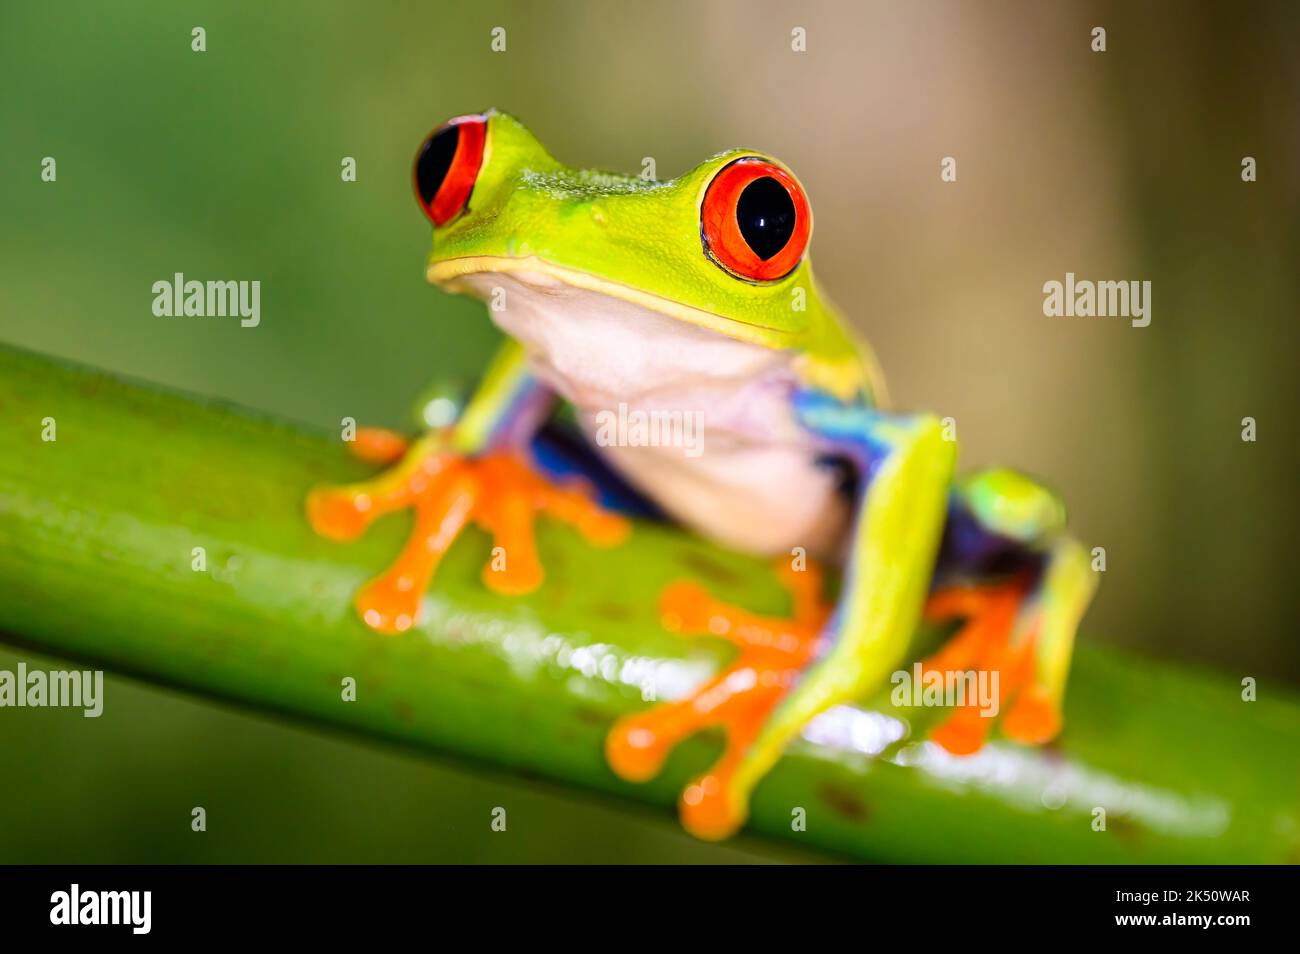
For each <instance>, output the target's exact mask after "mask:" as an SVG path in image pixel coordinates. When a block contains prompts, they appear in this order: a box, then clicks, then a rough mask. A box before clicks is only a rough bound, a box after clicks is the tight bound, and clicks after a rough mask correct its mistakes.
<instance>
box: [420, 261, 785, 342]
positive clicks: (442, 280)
mask: <svg viewBox="0 0 1300 954" xmlns="http://www.w3.org/2000/svg"><path fill="white" fill-rule="evenodd" d="M485 272H496V273H502V274H511V273H514V274H518V273H522V272H530V273H532V274H535V275H543V276H546V277H548V278H552V279H554V280H556V281H557V282H560V283H562V284H565V285H568V286H570V287H573V288H581V289H584V290H586V291H592V292H596V293H597V294H601V295H607V296H608V297H610V298H618V299H620V300H622V301H626V302H630V303H631V304H633V305H638V306H640V307H641V308H645V309H647V310H649V311H655V312H658V313H659V314H662V315H668V316H669V317H670V318H676V319H678V320H679V321H684V322H687V323H688V324H692V325H696V326H698V327H700V328H706V329H708V330H709V331H715V332H717V333H718V334H720V335H725V336H726V337H728V338H734V339H736V340H738V341H747V342H749V343H751V344H757V345H762V346H763V347H766V348H797V347H798V346H799V342H798V341H797V336H796V335H794V334H793V333H791V332H789V331H785V330H783V329H780V328H771V327H768V326H766V325H758V324H752V323H750V322H745V321H739V320H737V319H735V318H728V317H726V316H725V315H719V314H715V313H714V312H710V311H703V310H702V309H699V308H692V307H691V306H690V305H684V304H682V303H681V302H678V301H673V300H672V299H670V298H662V297H660V296H659V295H655V294H653V293H651V292H646V291H642V290H641V289H639V288H633V287H631V286H630V285H623V284H620V283H619V282H613V281H610V280H608V279H605V278H600V277H599V276H596V275H592V274H589V273H588V272H582V271H578V270H576V269H572V268H565V267H563V266H561V265H555V264H553V263H551V262H548V261H545V260H544V259H541V258H538V257H537V256H536V255H529V256H526V257H511V256H504V255H475V256H469V257H466V258H452V259H448V260H446V261H442V262H433V263H431V264H430V265H429V267H428V270H427V271H426V272H425V275H426V277H427V278H428V279H429V281H430V282H432V283H433V284H435V285H441V286H453V285H454V284H455V282H456V280H457V279H459V278H463V277H465V276H467V275H475V274H482V273H485Z"/></svg>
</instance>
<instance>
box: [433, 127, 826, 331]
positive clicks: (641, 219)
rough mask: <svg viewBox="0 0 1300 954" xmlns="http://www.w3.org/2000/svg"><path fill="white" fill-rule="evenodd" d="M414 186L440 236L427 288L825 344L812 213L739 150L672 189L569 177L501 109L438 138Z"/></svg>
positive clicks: (767, 162) (759, 157) (778, 173)
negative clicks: (611, 306) (567, 293)
mask: <svg viewBox="0 0 1300 954" xmlns="http://www.w3.org/2000/svg"><path fill="white" fill-rule="evenodd" d="M414 181H415V191H416V195H417V197H418V199H419V201H420V205H421V207H422V208H423V209H424V211H425V214H426V215H427V216H428V217H429V219H430V220H432V222H433V224H434V237H433V251H432V253H431V254H430V256H429V266H428V277H429V280H430V281H432V282H434V283H435V284H438V285H440V286H443V287H445V288H448V289H449V290H452V291H469V292H471V293H473V294H476V295H479V296H481V297H488V292H489V290H490V289H491V288H492V287H494V283H493V281H494V279H496V278H497V277H499V276H510V277H511V278H514V279H517V280H522V281H525V282H529V283H530V284H532V285H534V286H536V285H542V286H547V285H549V286H550V287H552V288H558V287H559V286H564V287H566V288H567V289H570V290H572V289H581V290H583V291H585V292H587V293H591V294H594V295H599V296H604V297H605V298H612V299H620V300H622V301H623V302H627V303H631V304H634V305H636V306H639V307H640V308H645V309H649V310H651V311H654V312H659V313H660V314H662V315H667V316H669V317H671V318H676V319H679V320H681V321H685V322H688V323H690V324H693V325H697V326H701V327H703V328H707V329H709V330H712V331H716V332H721V333H722V334H724V335H727V336H728V337H732V338H738V339H740V340H743V341H749V342H752V343H756V344H762V345H765V346H767V347H777V348H781V347H807V346H809V344H810V343H813V344H815V342H810V339H816V338H823V337H824V333H823V332H822V327H823V325H824V323H825V318H826V315H825V310H826V306H825V305H824V303H823V302H822V300H821V297H820V295H819V293H818V291H817V288H816V286H815V284H814V282H813V279H812V272H811V268H810V266H809V263H808V254H807V253H808V241H809V238H810V236H811V234H812V211H811V209H810V207H809V204H808V199H807V196H806V194H805V192H804V189H803V187H802V186H801V185H800V184H799V181H798V180H797V179H796V178H795V177H794V174H793V173H791V172H790V170H789V169H787V168H786V167H785V166H784V165H783V164H781V163H780V162H779V161H777V160H776V159H774V158H772V157H771V156H768V155H765V154H763V153H760V152H756V151H754V150H749V149H738V150H731V151H728V152H724V153H721V154H719V155H716V156H714V157H713V158H711V159H708V160H706V161H704V162H702V163H700V164H699V165H698V166H696V167H695V168H694V169H692V170H690V171H689V172H687V173H686V174H684V175H682V176H680V177H678V178H676V179H672V180H669V181H660V180H656V179H648V178H643V177H639V176H630V175H619V174H614V173H608V172H596V171H591V170H582V169H570V168H569V167H567V166H565V165H562V164H561V163H559V162H557V161H556V160H555V159H554V158H553V157H552V156H551V155H550V154H549V153H548V152H547V151H546V150H545V149H544V148H543V147H542V145H541V144H540V143H539V142H538V141H537V139H536V138H534V137H533V135H532V134H531V133H530V132H529V131H528V130H527V129H526V128H525V127H524V126H523V125H522V124H521V123H520V122H519V121H518V120H516V119H514V118H513V117H512V116H509V115H507V114H505V113H501V112H497V111H495V110H490V111H488V112H486V113H482V114H477V115H470V116H460V117H457V118H456V119H452V120H450V121H449V122H447V123H444V124H443V125H442V126H439V127H438V128H437V129H435V130H434V131H433V133H432V134H431V135H430V136H429V137H428V138H427V139H426V140H425V141H424V143H423V144H422V145H421V146H420V149H419V151H418V153H417V155H416V160H415V170H414ZM496 284H501V283H499V282H498V283H496Z"/></svg>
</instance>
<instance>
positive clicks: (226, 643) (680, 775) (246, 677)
mask: <svg viewBox="0 0 1300 954" xmlns="http://www.w3.org/2000/svg"><path fill="white" fill-rule="evenodd" d="M0 408H2V409H3V413H0V633H3V634H4V638H5V639H6V641H8V642H14V643H17V644H19V645H25V646H27V647H30V648H31V649H33V650H37V651H40V652H48V653H53V654H56V655H62V656H68V657H73V658H79V659H87V660H92V661H96V662H98V663H100V664H102V665H104V666H106V667H109V668H112V669H116V670H119V671H125V672H131V673H135V674H138V675H140V676H142V677H145V678H148V679H152V680H154V681H157V682H162V683H166V684H170V685H175V686H180V687H184V688H186V689H188V690H191V691H194V692H201V693H204V694H208V695H213V696H218V697H221V698H225V699H231V700H235V701H238V702H241V703H244V704H247V705H251V706H256V707H259V708H263V709H268V710H274V711H277V712H283V713H290V714H293V715H296V716H301V717H305V718H308V719H311V720H313V721H316V722H318V723H325V724H329V725H333V726H337V727H339V728H345V729H349V730H352V731H355V732H359V733H361V734H363V735H366V736H370V737H372V738H383V739H389V740H397V741H400V742H403V743H406V744H409V745H412V746H415V747H418V748H422V749H425V750H431V751H436V752H440V753H448V754H453V755H456V756H459V757H463V758H466V759H471V760H473V761H474V762H476V763H479V764H482V763H488V764H491V765H495V766H502V767H506V768H509V769H511V770H514V771H519V772H524V773H531V774H538V775H541V776H544V777H547V778H550V779H555V780H559V781H562V782H567V783H570V784H572V785H575V786H578V787H581V788H584V789H587V790H589V791H598V792H603V793H608V794H611V795H614V796H617V797H619V798H621V799H625V800H627V801H628V802H633V801H635V802H642V803H649V804H651V805H656V806H663V807H666V806H669V805H671V804H672V802H673V801H674V798H675V796H676V793H677V792H678V790H679V789H680V787H681V785H682V784H683V783H684V781H685V780H686V779H687V778H688V777H690V776H691V775H693V774H695V773H698V772H699V771H700V770H701V769H702V768H703V767H704V766H705V765H706V764H708V762H709V761H710V760H711V759H712V758H713V757H714V756H715V755H716V752H717V744H716V741H715V740H709V739H698V740H694V741H691V742H688V743H687V744H685V745H684V746H683V747H682V748H681V749H680V750H679V751H678V752H676V753H675V754H674V755H673V757H672V758H671V759H670V760H669V763H668V766H667V769H666V770H665V772H664V774H663V775H662V776H661V777H660V778H658V779H656V780H655V781H653V782H651V783H648V784H645V785H631V784H627V783H623V782H620V781H619V780H618V779H617V778H615V777H614V776H613V774H612V773H611V772H610V771H609V769H608V768H607V767H606V765H605V762H604V758H603V744H604V738H605V734H606V732H607V731H608V729H609V727H610V725H611V724H612V723H613V721H614V719H615V718H617V717H618V716H620V715H623V714H625V713H628V712H631V711H634V710H638V709H640V708H642V707H643V706H644V705H645V703H644V702H643V701H642V699H641V696H640V691H639V688H638V687H637V686H633V685H626V684H622V683H619V682H617V681H611V680H610V679H609V678H607V676H606V675H605V673H607V672H610V671H613V672H617V671H619V669H620V668H621V667H622V666H623V665H624V664H625V663H628V662H629V661H632V660H644V661H646V663H648V664H650V665H660V666H664V665H668V666H673V665H676V666H683V665H684V666H687V667H689V669H688V671H689V672H690V673H692V674H697V673H698V677H699V678H700V679H701V680H702V679H704V678H705V677H706V676H707V675H708V674H709V673H710V672H712V671H714V670H715V669H716V667H718V666H719V665H720V664H722V663H723V661H724V660H725V658H726V656H727V649H726V648H725V647H724V646H723V644H721V643H719V642H714V641H711V640H706V639H701V640H692V641H686V640H682V639H679V638H677V637H676V636H673V635H672V634H669V633H666V632H664V630H663V629H662V628H661V626H660V624H659V621H658V619H657V618H656V615H655V610H654V607H655V601H656V598H657V595H658V593H659V592H660V590H661V589H662V587H663V586H664V585H665V584H667V583H669V582H671V581H672V580H675V579H678V578H681V577H683V576H690V577H694V578H697V579H705V580H707V581H708V585H709V587H710V588H711V589H712V590H713V591H714V592H716V593H717V595H718V596H719V597H720V598H723V599H727V600H730V601H734V602H736V603H740V604H742V605H745V606H752V607H753V608H754V609H755V610H757V611H760V612H777V611H780V610H782V609H783V608H784V607H783V606H782V605H781V602H782V597H781V595H780V589H779V587H778V586H777V585H776V583H775V581H774V580H773V579H772V577H771V574H770V571H769V569H768V567H767V565H766V564H765V563H764V562H763V561H758V560H751V559H748V558H745V557H741V556H738V555H736V554H734V553H728V552H725V551H722V550H720V549H718V548H716V547H713V546H710V545H708V544H705V543H703V542H701V541H699V540H697V539H694V538H692V537H690V536H689V535H686V534H683V533H680V532H678V531H675V530H671V529H668V528H663V527H656V526H650V525H645V526H639V527H638V528H637V530H636V532H635V533H634V534H633V536H632V539H631V540H630V541H629V542H628V543H627V544H625V545H624V546H622V547H618V548H616V549H614V550H595V549H593V548H592V547H590V546H589V545H588V544H586V543H585V542H584V541H583V540H582V539H581V538H580V537H579V536H578V535H577V534H576V533H574V532H572V531H570V530H568V529H566V528H563V527H558V526H556V525H554V524H551V523H546V524H543V525H542V526H540V527H539V535H540V548H541V551H542V558H543V559H544V560H545V561H546V565H547V567H548V570H549V582H548V584H547V586H545V587H542V588H541V589H539V590H538V591H537V592H536V593H533V594H530V595H529V596H526V597H522V598H519V599H517V600H502V599H500V598H499V597H497V596H495V595H494V594H492V593H491V592H489V591H487V590H486V589H485V588H484V587H483V585H482V582H481V581H480V579H479V572H480V570H481V568H482V565H483V563H484V561H485V560H486V559H487V556H488V553H487V550H488V547H489V545H490V544H489V542H488V541H487V539H486V538H484V537H482V536H481V535H479V534H477V533H476V532H474V533H471V534H469V535H467V537H466V538H465V539H464V540H462V541H460V542H459V543H458V544H457V545H456V546H455V547H454V548H453V549H452V550H451V552H450V554H449V555H448V557H447V559H446V561H445V562H444V564H443V566H442V567H441V568H440V570H439V577H438V587H437V589H436V591H435V592H434V593H433V594H432V595H431V596H430V597H429V601H428V604H427V606H428V608H429V613H428V619H427V621H426V622H424V623H423V624H421V625H420V626H419V627H418V629H417V631H416V632H415V633H413V634H408V637H406V638H402V639H392V638H388V637H381V636H377V635H376V634H375V633H374V632H372V631H370V630H368V629H367V628H366V627H365V625H364V624H363V623H362V622H361V621H360V620H359V619H357V618H356V615H355V613H354V612H353V610H352V606H351V599H352V594H353V593H354V592H355V591H356V589H357V587H359V586H360V585H361V584H362V583H363V582H364V581H365V580H366V579H367V578H368V577H369V576H371V575H372V574H373V573H374V569H375V567H376V566H382V565H383V564H384V562H385V561H387V560H388V559H390V558H391V556H392V554H393V552H394V551H395V550H396V549H397V547H398V546H399V545H400V543H401V541H402V539H403V538H404V533H405V531H406V528H407V525H408V522H407V518H406V517H405V516H401V517H398V516H394V517H392V518H387V519H385V520H383V521H381V522H380V523H379V524H378V525H377V526H375V527H374V528H373V529H372V530H371V532H370V533H368V534H367V535H366V536H365V537H363V538H362V539H360V540H358V541H357V542H356V543H355V544H354V545H351V546H346V547H341V546H338V545H337V544H334V543H331V542H330V541H327V540H324V539H321V538H319V537H317V536H315V535H314V534H313V533H312V532H311V530H310V529H309V528H308V526H307V524H306V522H305V521H304V520H303V518H302V514H301V506H302V500H303V497H304V495H305V494H306V492H307V490H308V488H309V487H310V486H311V485H312V484H314V483H316V482H317V481H319V480H320V477H321V475H322V474H331V475H342V476H356V477H360V476H362V475H363V474H365V473H367V472H368V471H369V470H370V469H371V468H369V467H367V466H366V465H363V464H360V463H357V462H356V461H353V460H351V459H349V457H348V455H347V453H346V451H345V450H344V448H343V447H342V446H341V445H340V444H339V443H338V442H337V441H333V440H328V439H326V438H324V437H322V436H315V435H309V434H304V433H302V432H300V431H297V430H294V429H292V428H289V427H287V426H283V425H279V424H275V423H273V422H270V421H266V420H263V419H260V418H255V417H251V416H247V415H245V414H241V413H237V412H233V411H231V410H229V409H225V408H220V407H216V406H213V405H210V404H202V403H199V402H196V401H193V400H190V399H186V398H182V397H178V396H175V395H169V394H162V393H158V392H155V391H151V390H146V389H143V388H140V387H137V386H133V385H129V384H124V383H121V382H118V381H114V380H112V379H110V378H107V377H104V376H102V375H98V374H92V373H88V372H86V371H84V370H77V369H71V368H68V367H65V366H62V365H57V364H54V363H52V362H50V361H47V360H44V359H39V358H35V357H33V356H30V355H24V354H20V353H16V352H13V351H7V350H3V349H0ZM47 416H53V417H55V418H56V419H57V421H58V441H56V442H54V443H44V442H42V441H41V439H40V431H41V423H40V422H41V420H42V418H44V417H47ZM194 546H205V547H207V552H208V564H209V572H207V573H195V572H193V571H192V570H191V567H190V561H191V548H192V547H194ZM582 649H586V650H589V651H590V653H589V654H588V655H585V656H576V657H575V655H574V651H575V650H582ZM606 658H608V659H609V660H611V662H610V663H608V664H605V663H603V662H601V660H604V659H606ZM592 660H595V661H596V662H597V665H596V666H595V668H594V670H593V669H590V668H588V667H587V663H588V662H590V661H592ZM346 675H351V676H354V677H356V679H357V680H358V694H357V701H356V702H351V703H345V702H343V701H342V700H341V696H340V680H341V679H342V677H343V676H346ZM1239 682H1240V674H1197V673H1190V672H1187V671H1184V670H1179V669H1177V668H1174V667H1171V666H1169V665H1167V664H1163V663H1157V662H1152V661H1149V660H1142V659H1138V658H1135V657H1132V656H1128V655H1122V654H1120V653H1117V652H1114V651H1111V650H1105V649H1102V648H1099V647H1097V646H1096V644H1095V641H1087V642H1086V643H1085V644H1084V645H1082V646H1080V648H1079V651H1078V655H1077V659H1076V662H1075V665H1074V669H1073V673H1072V677H1071V686H1070V692H1069V694H1068V695H1067V697H1066V713H1065V715H1066V729H1065V733H1064V734H1063V735H1062V737H1061V738H1060V739H1059V740H1058V742H1056V743H1054V744H1053V746H1052V747H1051V748H1050V749H1047V750H1033V749H1024V748H1021V747H1018V746H1015V745H1012V744H1008V743H1002V742H996V743H994V744H993V745H991V746H990V748H989V755H988V756H987V758H986V757H985V756H980V757H979V758H980V759H983V761H978V760H977V761H974V762H967V763H966V765H967V768H966V769H965V771H964V773H963V774H958V775H952V774H947V773H945V771H944V764H945V763H942V762H922V763H920V764H906V763H908V762H909V756H910V755H913V754H916V753H917V752H920V751H924V750H923V749H918V748H917V747H916V746H915V740H916V739H917V738H919V737H920V734H921V733H922V732H923V731H924V729H925V724H924V723H923V722H922V721H921V720H922V719H923V718H926V717H929V716H931V715H932V713H928V712H922V713H915V714H914V713H912V712H909V711H905V710H904V711H898V710H891V709H889V707H888V702H887V700H877V701H876V705H877V706H878V707H879V708H880V709H881V711H882V712H888V713H891V714H892V715H894V716H897V717H898V718H899V719H900V720H901V721H902V723H903V724H904V725H905V726H906V728H907V732H908V733H909V734H908V737H907V738H905V739H903V740H901V741H900V742H898V743H895V744H894V745H891V746H890V747H889V748H888V749H887V750H886V751H885V753H884V754H883V756H882V757H879V758H869V757H866V756H863V755H859V754H855V753H853V752H848V751H844V750H840V749H837V748H835V747H834V746H831V745H829V744H822V745H818V744H812V743H809V742H807V741H799V742H796V743H795V744H794V745H792V746H791V747H790V749H789V751H788V752H787V754H786V755H785V757H784V758H782V760H781V761H780V762H779V763H778V764H777V766H776V767H775V768H774V769H773V770H772V772H771V773H769V774H768V775H767V776H766V777H765V778H764V780H763V781H762V783H761V784H760V785H759V786H758V788H757V790H756V791H755V793H754V800H753V806H752V813H751V827H752V828H754V829H755V830H757V831H759V832H764V833H767V834H769V835H771V836H773V837H777V838H784V839H789V840H791V841H792V842H793V843H794V844H797V845H800V846H801V847H805V848H817V849H821V850H824V851H826V852H831V853H837V854H839V855H844V856H850V857H854V858H859V859H866V860H873V861H910V862H924V861H935V862H968V861H982V862H1121V863H1123V862H1144V863H1181V862H1244V863H1252V862H1267V863H1287V862H1290V863H1294V862H1297V861H1300V776H1298V775H1297V773H1296V771H1295V753H1296V752H1298V751H1300V704H1298V703H1297V701H1296V700H1295V699H1294V698H1293V697H1288V696H1287V695H1285V694H1284V693H1283V692H1282V691H1281V690H1280V689H1279V687H1277V686H1275V685H1273V684H1271V683H1269V682H1267V681H1266V680H1265V681H1262V682H1261V685H1260V699H1259V701H1258V702H1254V703H1246V702H1242V701H1241V696H1240V693H1241V688H1240V685H1239ZM111 713H112V699H111V698H109V699H108V700H106V712H105V718H111ZM913 715H916V718H913ZM0 719H3V713H2V712H0ZM988 759H992V760H993V761H989V760H988ZM900 763H903V764H900ZM273 797H274V796H273V795H268V798H273ZM1046 805H1054V806H1057V805H1059V806H1060V807H1056V808H1048V807H1045V806H1046ZM794 807H801V808H804V809H805V810H806V811H807V830H806V831H804V832H794V831H792V830H791V825H790V820H791V811H792V808H794ZM1095 807H1105V808H1107V812H1108V819H1107V822H1108V823H1107V828H1106V831H1104V832H1096V831H1093V829H1092V818H1093V809H1094V808H1095ZM280 810H281V809H276V811H280ZM361 810H364V807H362V809H361ZM436 810H437V805H436V803H431V804H430V812H431V817H432V814H433V813H436ZM665 817H666V813H665ZM519 824H522V820H520V821H518V822H517V820H516V819H514V818H513V817H512V819H511V831H512V832H517V833H518V834H520V837H526V836H527V834H526V832H527V828H526V827H524V828H520V827H519ZM485 832H486V826H485ZM572 835H573V837H574V838H581V837H582V836H583V833H582V832H580V831H575V832H573V833H572ZM485 837H490V835H487V834H485Z"/></svg>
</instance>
